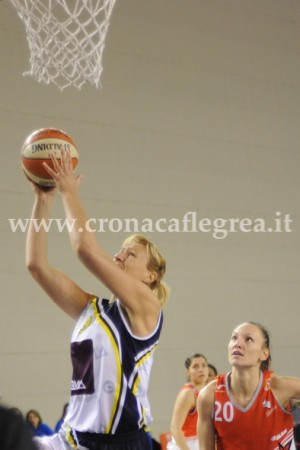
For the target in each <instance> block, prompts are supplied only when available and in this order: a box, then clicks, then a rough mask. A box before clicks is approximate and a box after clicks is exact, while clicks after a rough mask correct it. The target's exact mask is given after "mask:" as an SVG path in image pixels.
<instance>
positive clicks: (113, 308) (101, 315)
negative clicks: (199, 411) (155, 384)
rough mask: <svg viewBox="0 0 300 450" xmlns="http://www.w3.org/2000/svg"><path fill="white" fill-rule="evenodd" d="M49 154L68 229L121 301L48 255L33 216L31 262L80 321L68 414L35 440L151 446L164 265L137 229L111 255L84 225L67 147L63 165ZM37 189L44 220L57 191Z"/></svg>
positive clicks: (52, 446) (36, 209)
mask: <svg viewBox="0 0 300 450" xmlns="http://www.w3.org/2000/svg"><path fill="white" fill-rule="evenodd" d="M52 159H53V164H54V170H51V169H50V168H49V167H48V166H45V167H48V171H49V173H50V174H51V175H52V176H53V178H54V180H55V183H56V186H57V188H58V190H59V191H60V194H61V199H62V202H63V206H64V209H65V213H66V217H67V218H68V219H69V220H70V223H71V222H72V223H74V225H75V226H74V227H73V230H72V231H70V239H71V244H72V247H73V249H74V252H75V254H76V255H77V257H78V258H79V259H80V261H81V262H82V263H83V265H84V266H85V267H86V268H87V269H88V270H89V271H90V272H91V273H92V274H93V275H95V277H97V278H98V279H99V281H101V282H102V283H103V284H104V285H105V286H106V287H107V288H108V289H110V290H111V292H112V293H113V294H114V296H115V298H116V299H115V300H114V301H109V300H101V299H100V298H99V297H98V296H97V295H94V294H90V293H88V292H86V291H84V290H83V289H81V288H80V287H79V286H78V285H77V284H76V283H75V282H74V281H73V280H72V279H70V278H69V277H68V276H67V275H66V274H65V273H63V272H61V271H59V270H58V269H56V268H55V267H54V266H53V265H52V264H51V263H50V262H49V260H48V238H47V232H46V231H45V230H44V229H42V228H40V230H39V231H36V230H35V228H34V226H33V221H32V222H31V227H30V229H29V231H28V236H27V246H26V263H27V267H28V269H29V271H30V272H31V274H32V276H33V277H34V279H35V280H36V281H37V283H38V284H39V285H40V286H41V287H42V289H43V290H44V291H45V292H46V293H47V294H48V296H49V297H50V298H51V299H52V300H53V301H54V302H55V303H56V304H57V306H59V307H60V308H61V309H62V310H63V311H64V312H65V313H66V314H68V315H69V316H71V317H72V318H73V319H74V320H76V325H75V328H74V332H73V335H72V339H71V357H72V365H73V375H72V380H71V397H70V401H69V407H68V412H67V415H66V417H65V419H64V424H63V426H62V428H61V430H60V432H59V434H56V435H54V436H53V437H44V438H36V439H37V443H38V445H39V448H41V449H43V450H70V449H71V448H73V449H79V450H80V449H90V450H93V449H98V448H99V449H100V448H105V449H106V450H140V449H143V450H147V449H150V441H149V435H148V434H147V432H146V431H145V428H146V426H147V425H148V424H149V422H150V421H151V412H150V406H149V402H148V396H147V389H148V384H149V378H150V371H151V366H152V361H153V355H154V352H155V349H156V347H157V344H158V341H159V336H160V332H161V329H162V323H163V316H162V309H161V308H162V306H163V304H164V303H165V301H166V298H167V290H166V287H165V285H164V283H163V281H162V278H163V275H164V273H165V269H166V263H165V260H164V258H163V257H162V256H161V254H160V253H159V251H158V250H157V248H156V247H155V246H154V245H153V244H152V242H150V241H149V240H148V239H146V238H145V237H143V236H140V235H134V236H131V237H129V238H128V239H126V240H125V242H124V243H123V245H122V248H121V250H120V251H119V252H118V253H117V254H116V255H115V257H114V258H111V257H110V256H109V255H108V254H107V253H106V252H105V251H104V250H103V248H102V247H101V246H100V245H99V244H98V243H97V241H96V237H95V234H93V233H91V232H89V230H88V229H87V227H86V224H87V221H88V218H87V216H86V213H85V211H84V208H83V205H82V203H81V200H80V198H79V195H78V186H79V182H80V177H79V176H77V177H76V176H75V175H74V173H73V167H72V161H71V157H70V154H69V152H67V151H65V152H62V166H60V165H59V164H58V161H57V160H56V158H55V157H54V156H52ZM33 187H34V193H35V201H34V206H33V212H32V218H33V219H35V220H36V221H43V220H47V219H48V218H49V217H50V213H51V205H52V202H53V198H54V195H55V191H56V189H50V190H47V191H45V190H43V189H42V188H40V187H38V186H37V185H33ZM58 258H59V255H58ZM45 320H47V319H45Z"/></svg>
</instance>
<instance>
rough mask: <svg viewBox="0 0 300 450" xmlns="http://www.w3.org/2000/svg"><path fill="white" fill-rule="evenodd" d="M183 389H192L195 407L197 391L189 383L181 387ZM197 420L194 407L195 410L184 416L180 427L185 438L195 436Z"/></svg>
mask: <svg viewBox="0 0 300 450" xmlns="http://www.w3.org/2000/svg"><path fill="white" fill-rule="evenodd" d="M183 389H192V390H193V391H194V395H195V405H196V401H197V397H198V394H199V391H198V389H196V388H195V386H193V385H192V384H191V383H186V384H185V385H184V386H182V388H181V390H183ZM197 419H198V414H197V409H196V406H195V408H193V409H191V410H190V411H189V413H188V415H187V416H186V419H185V422H184V424H183V426H182V432H183V434H184V436H185V437H193V436H197Z"/></svg>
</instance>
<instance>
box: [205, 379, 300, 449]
mask: <svg viewBox="0 0 300 450" xmlns="http://www.w3.org/2000/svg"><path fill="white" fill-rule="evenodd" d="M271 373H272V372H270V371H264V372H261V374H260V380H259V384H258V387H257V389H256V391H255V393H254V395H253V397H252V399H251V400H250V402H249V403H248V405H247V406H246V407H244V408H242V407H241V406H240V405H238V404H237V403H236V402H235V401H234V400H233V399H232V398H231V396H230V391H229V384H228V382H229V376H230V373H227V374H222V375H219V376H218V377H217V384H216V390H215V404H214V417H213V420H214V426H215V430H216V443H217V450H295V448H296V447H295V442H294V437H293V415H292V413H291V411H287V410H285V409H284V408H283V407H282V405H280V404H279V403H278V402H277V400H276V398H275V396H274V394H273V392H272V391H271V389H270V375H271Z"/></svg>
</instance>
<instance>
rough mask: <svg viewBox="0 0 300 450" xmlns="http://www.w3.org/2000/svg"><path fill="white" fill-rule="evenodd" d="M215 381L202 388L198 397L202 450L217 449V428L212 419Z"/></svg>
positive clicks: (198, 428)
mask: <svg viewBox="0 0 300 450" xmlns="http://www.w3.org/2000/svg"><path fill="white" fill-rule="evenodd" d="M215 385H216V383H215V381H212V382H211V383H209V384H208V385H207V386H206V387H205V388H203V389H201V391H200V392H199V396H198V399H197V411H198V423H197V434H198V440H199V447H200V448H201V450H215V448H216V447H215V429H214V424H213V419H212V412H213V410H214V392H215Z"/></svg>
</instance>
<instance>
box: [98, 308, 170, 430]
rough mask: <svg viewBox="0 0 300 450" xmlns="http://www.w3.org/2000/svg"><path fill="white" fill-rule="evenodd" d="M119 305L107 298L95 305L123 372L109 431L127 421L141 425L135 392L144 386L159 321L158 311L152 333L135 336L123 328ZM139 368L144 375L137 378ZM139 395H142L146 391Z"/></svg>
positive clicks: (125, 427)
mask: <svg viewBox="0 0 300 450" xmlns="http://www.w3.org/2000/svg"><path fill="white" fill-rule="evenodd" d="M95 303H96V301H95ZM97 303H98V302H97ZM119 308H120V305H119V302H118V301H115V302H113V303H109V301H108V300H102V302H101V307H100V308H99V306H97V316H98V317H99V320H100V321H101V322H102V323H105V325H106V327H107V329H108V330H109V332H110V333H111V336H112V337H113V339H114V345H115V346H116V347H117V348H116V349H115V355H116V358H119V360H118V367H119V368H120V370H122V372H123V373H122V376H121V374H120V387H119V389H118V390H117V391H116V396H117V397H118V399H116V410H115V411H114V416H113V418H112V422H111V426H110V432H112V433H115V432H122V431H123V432H124V431H128V424H129V423H132V424H133V423H135V424H136V427H141V426H143V425H144V424H145V421H146V418H145V414H146V411H145V410H144V407H143V404H142V402H141V401H140V400H139V397H138V396H137V392H138V390H139V388H141V389H147V387H148V380H149V375H150V370H151V365H152V357H153V353H154V351H155V349H156V347H157V345H158V339H159V336H160V332H161V328H162V322H163V317H162V314H161V316H160V319H159V322H158V325H157V328H156V330H155V331H154V333H153V334H152V335H151V336H150V337H148V338H146V339H145V338H137V337H135V336H133V335H132V334H131V333H130V331H129V330H128V327H126V324H125V323H124V320H123V318H122V315H121V313H120V309H119ZM100 314H101V317H102V319H101V318H100ZM143 371H145V376H146V378H145V376H144V377H143V380H141V372H143ZM118 379H119V375H118ZM145 382H146V383H147V385H146V386H145V385H144V384H145ZM142 394H143V395H145V394H146V393H142Z"/></svg>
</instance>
